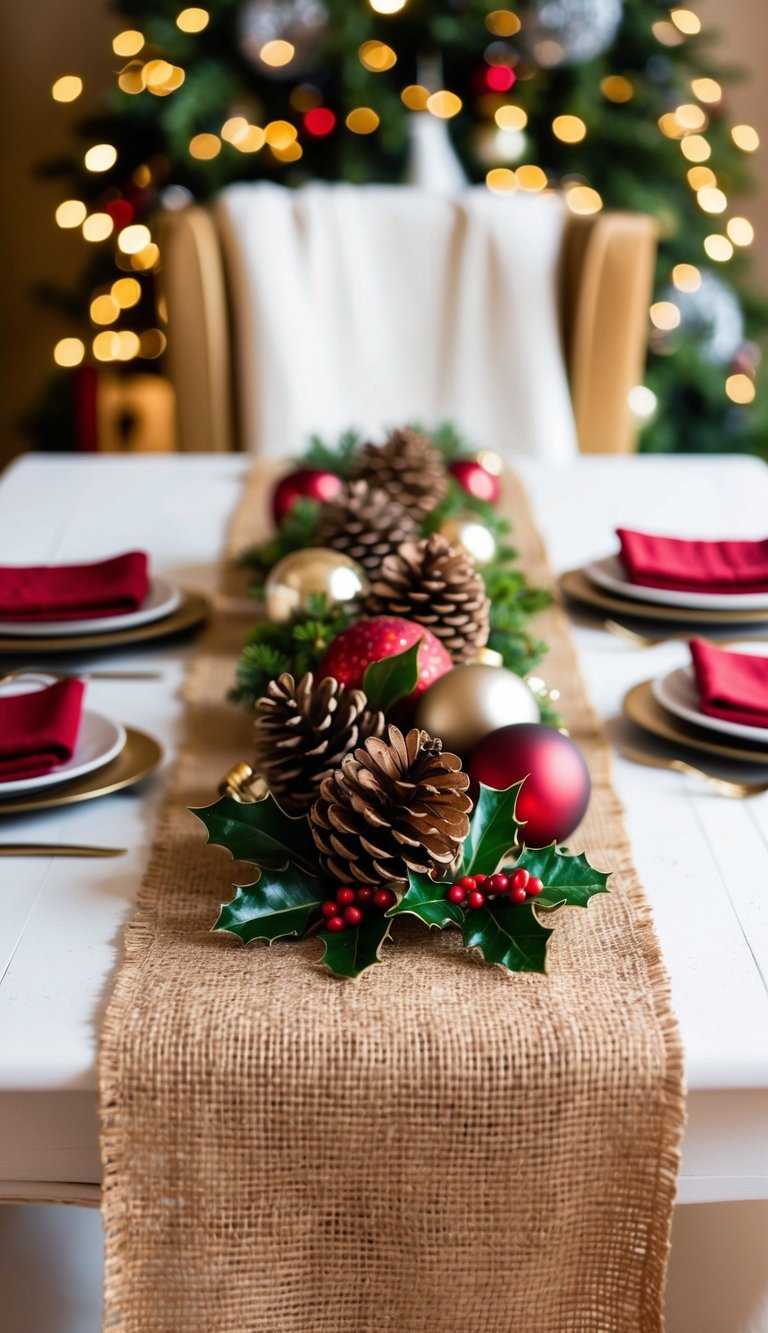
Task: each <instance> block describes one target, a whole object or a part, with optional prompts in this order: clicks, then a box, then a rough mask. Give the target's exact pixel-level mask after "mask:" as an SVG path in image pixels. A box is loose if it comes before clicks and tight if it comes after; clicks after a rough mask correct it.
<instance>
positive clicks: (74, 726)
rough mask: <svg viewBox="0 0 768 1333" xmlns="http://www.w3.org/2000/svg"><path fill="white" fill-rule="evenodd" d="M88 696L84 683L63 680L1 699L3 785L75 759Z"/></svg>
mask: <svg viewBox="0 0 768 1333" xmlns="http://www.w3.org/2000/svg"><path fill="white" fill-rule="evenodd" d="M84 692H85V686H84V684H83V682H82V681H81V680H59V681H57V682H56V684H55V685H48V686H46V687H45V689H42V690H30V691H29V693H28V694H8V695H0V782H10V781H11V780H12V779H13V778H36V777H39V776H40V775H41V774H42V773H50V772H51V770H52V769H54V768H56V766H57V765H58V764H63V763H66V761H67V760H68V759H71V758H72V754H73V752H74V749H75V745H76V744H77V736H78V732H79V730H80V717H81V714H82V709H83V694H84Z"/></svg>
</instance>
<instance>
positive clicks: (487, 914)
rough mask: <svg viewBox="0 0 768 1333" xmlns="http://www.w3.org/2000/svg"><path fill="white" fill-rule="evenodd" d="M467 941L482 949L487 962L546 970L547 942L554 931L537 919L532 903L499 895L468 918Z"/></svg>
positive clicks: (515, 968)
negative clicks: (513, 901)
mask: <svg viewBox="0 0 768 1333" xmlns="http://www.w3.org/2000/svg"><path fill="white" fill-rule="evenodd" d="M463 934H464V943H465V944H466V946H467V948H468V949H469V948H476V949H479V950H480V952H481V954H482V955H483V958H484V959H485V961H486V962H487V963H500V964H501V966H502V967H506V968H507V970H508V971H509V972H546V970H547V967H546V963H547V944H548V942H549V937H550V935H551V934H552V931H551V929H550V928H549V927H548V926H542V924H541V922H540V921H538V920H537V919H536V914H535V912H534V910H533V905H532V903H529V902H528V903H520V904H517V903H511V902H509V900H508V899H505V898H495V899H493V900H492V901H491V902H489V903H486V906H485V907H480V908H478V909H477V910H476V911H474V912H467V913H466V916H465V918H464V930H463Z"/></svg>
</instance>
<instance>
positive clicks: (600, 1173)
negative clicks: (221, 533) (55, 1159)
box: [100, 467, 683, 1333]
mask: <svg viewBox="0 0 768 1333" xmlns="http://www.w3.org/2000/svg"><path fill="white" fill-rule="evenodd" d="M270 476H271V470H270V469H267V468H266V467H265V468H261V469H256V470H255V471H254V473H253V474H252V477H251V480H250V483H249V485H248V488H247V493H246V495H245V496H244V499H243V503H242V505H241V507H240V510H239V512H238V514H237V515H236V516H235V520H234V522H233V526H232V531H231V534H230V548H231V549H232V550H237V549H239V548H240V547H242V546H243V545H245V544H246V543H247V542H248V541H252V540H254V538H256V537H257V536H258V534H259V529H260V528H263V525H264V524H265V521H266V520H265V517H264V515H265V513H266V503H265V497H266V493H267V492H268V490H269V478H270ZM503 503H504V505H505V507H506V509H507V511H508V512H509V513H510V515H511V516H512V517H513V519H514V522H515V534H514V539H515V543H516V545H517V546H518V547H519V549H520V551H521V555H522V558H523V561H524V563H525V566H526V568H527V570H528V572H529V575H530V577H531V579H532V580H533V581H539V580H543V581H545V582H549V581H550V575H549V572H548V569H547V565H546V558H545V554H544V551H543V547H542V544H541V541H540V539H539V537H538V535H537V533H536V531H535V529H534V527H533V525H532V522H531V517H530V513H529V510H528V506H527V502H526V500H525V496H524V493H523V490H522V487H521V486H520V483H519V482H518V481H517V480H516V478H514V477H512V476H509V477H507V478H506V481H505V489H504V500H503ZM536 629H537V631H538V632H540V633H541V634H542V635H543V636H544V637H545V638H547V639H548V640H549V642H550V645H551V651H550V653H549V656H548V658H547V660H546V664H545V667H544V673H545V675H546V678H547V680H548V681H549V682H550V683H552V684H555V683H556V684H557V685H558V687H559V688H560V689H561V692H562V706H563V711H564V713H565V715H566V717H567V720H568V724H569V726H570V729H571V732H572V734H573V736H574V738H575V739H576V740H577V742H578V743H579V745H580V746H581V747H582V749H583V750H584V752H585V754H586V756H587V760H588V763H589V765H590V769H591V772H592V778H593V796H592V801H591V805H590V809H589V813H588V816H587V818H586V820H585V821H584V823H583V825H582V826H581V828H580V829H579V831H578V832H577V834H576V835H575V836H574V837H573V838H571V839H570V840H569V846H570V848H571V850H572V851H580V850H587V851H588V853H589V856H590V859H591V860H592V862H593V863H594V864H596V865H597V866H598V867H600V868H601V869H613V870H614V871H615V874H614V876H613V877H612V880H611V886H612V889H613V892H612V893H611V895H610V896H607V895H605V896H600V897H598V898H597V899H595V900H594V901H593V902H592V904H591V905H590V907H589V909H588V911H586V912H584V911H577V910H572V911H569V912H565V913H561V914H560V920H559V922H558V928H557V931H556V933H555V936H554V938H553V942H552V945H551V947H550V963H549V972H548V975H547V976H546V977H541V976H510V975H507V974H505V973H504V972H502V971H501V970H500V969H498V968H493V967H488V966H487V965H485V964H483V963H482V962H481V961H480V960H479V959H477V958H476V957H474V956H473V955H472V954H469V953H467V952H466V951H465V950H464V949H463V948H462V947H461V941H460V939H459V937H458V935H457V934H456V932H452V931H446V932H444V933H443V934H439V933H438V932H436V931H432V932H429V931H427V929H426V928H425V927H422V926H421V925H420V924H419V923H417V922H400V923H398V924H397V925H396V927H395V932H394V934H395V943H394V944H392V945H388V946H387V947H386V949H385V955H384V962H383V963H382V964H381V965H380V966H378V967H375V968H373V969H372V970H371V971H370V972H368V973H366V974H364V975H363V977H362V978H361V979H360V980H359V981H357V982H342V981H337V980H335V979H333V978H331V977H329V976H328V974H327V973H326V972H325V971H324V970H323V969H321V968H318V967H315V966H313V961H314V960H315V959H316V958H317V955H318V953H319V951H320V950H319V946H318V945H317V943H314V942H312V941H305V942H302V943H296V942H293V941H288V942H281V943H277V944H274V945H272V946H271V947H268V946H266V945H261V944H257V945H251V946H247V947H244V946H242V945H241V944H240V943H239V941H237V940H234V939H231V938H229V937H225V936H220V935H212V934H211V933H210V926H211V923H212V921H213V920H214V919H215V915H216V911H217V907H218V904H219V902H223V901H226V900H227V899H228V898H229V897H231V884H232V882H233V881H234V880H235V879H239V880H240V882H246V880H247V879H248V877H249V873H248V867H243V866H236V867H234V868H233V864H232V862H231V860H230V859H229V857H228V856H227V855H226V854H225V853H224V852H222V851H221V850H220V849H214V848H206V847H205V845H204V833H203V830H202V828H201V827H200V826H199V825H197V824H196V823H195V821H194V819H193V818H192V817H191V816H190V815H189V814H187V813H186V812H185V807H186V806H188V805H196V804H205V803H207V802H209V801H211V800H212V799H214V796H215V788H216V784H217V782H218V780H219V778H220V776H221V775H222V774H223V773H224V772H225V771H226V770H227V769H228V768H229V767H230V766H231V764H232V763H233V762H234V761H235V760H237V759H240V758H244V757H247V756H248V754H249V749H250V735H249V724H248V722H247V721H244V719H243V717H242V715H241V714H240V713H239V712H238V711H237V710H235V709H234V708H233V707H232V706H231V705H229V704H227V703H226V702H225V696H226V691H227V689H228V687H229V685H230V683H231V679H232V671H233V661H234V655H235V653H236V651H237V649H238V647H239V644H240V643H241V641H242V636H243V632H244V622H243V620H242V619H238V618H236V617H235V616H234V615H232V614H231V613H229V614H228V613H227V611H226V608H225V609H223V610H222V612H221V614H219V615H217V617H216V618H215V620H214V622H213V624H212V626H211V627H210V629H209V630H208V631H207V634H206V637H205V638H204V640H203V641H202V643H201V646H200V648H199V651H198V654H197V657H196V660H195V662H194V665H193V668H192V671H191V675H190V679H189V682H188V695H187V698H188V708H187V721H188V736H187V741H186V745H185V747H184V750H183V752H182V755H181V758H180V761H179V765H178V771H177V774H176V778H175V782H174V786H173V790H172V792H171V796H170V799H169V802H168V805H167V807H166V810H165V812H164V815H163V817H162V819H161V822H160V826H159V828H158V830H157V837H156V843H155V846H154V849H153V852H152V857H151V863H150V869H149V871H148V874H147V877H146V880H145V883H144V886H143V889H142V893H141V897H140V902H139V905H138V908H137V911H136V914H135V916H134V918H133V920H132V922H131V923H130V925H129V928H128V930H127V932H126V941H125V956H124V960H123V963H122V965H121V968H120V971H119V974H118V977H117V980H116V984H115V989H114V993H113V996H112V999H111V1002H110V1005H109V1010H108V1014H107V1018H106V1022H105V1026H104V1032H103V1038H102V1050H101V1071H100V1072H101V1113H102V1157H103V1167H104V1189H103V1205H102V1206H103V1215H104V1222H105V1230H106V1237H107V1242H106V1244H107V1262H106V1313H105V1326H106V1327H107V1328H115V1329H120V1330H124V1333H182V1331H183V1333H257V1331H258V1333H419V1331H420V1330H428V1331H429V1333H634V1330H642V1331H643V1333H646V1331H648V1333H650V1331H651V1330H657V1329H659V1328H661V1326H662V1315H661V1304H662V1293H663V1283H664V1276H665V1267H666V1258H667V1248H668V1238H669V1227H670V1220H671V1211H672V1202H673V1197H674V1189H675V1177H676V1171H677V1165H678V1151H679V1141H680V1136H681V1132H682V1123H683V1094H682V1059H681V1052H680V1047H679V1041H678V1035H677V1029H676V1025H675V1022H674V1018H673V1015H672V1012H671V1009H670V1004H669V994H668V984H667V978H666V974H665V970H664V966H663V963H662V960H661V956H660V952H659V946H658V942H657V939H656V936H655V933H654V931H653V927H652V924H651V922H650V918H649V912H648V907H647V903H646V900H645V897H644V895H643V893H642V890H641V888H640V886H639V884H638V882H637V879H636V876H635V873H634V870H633V868H632V864H631V860H630V855H629V847H628V843H627V838H626V834H625V832H624V829H623V826H622V822H621V812H620V808H619V806H618V803H617V800H616V797H615V795H614V793H613V791H612V788H611V786H610V777H609V752H608V748H607V744H606V742H605V739H604V737H603V735H602V732H601V730H600V728H599V725H598V723H597V721H596V719H595V717H594V715H593V713H592V711H591V709H590V708H589V706H588V704H587V701H586V698H585V695H584V690H583V687H582V685H581V682H580V680H579V676H578V671H577V666H576V660H575V655H574V650H573V647H572V645H571V642H570V637H569V632H568V626H567V622H566V620H565V617H564V615H563V613H562V611H561V610H560V609H559V608H557V607H555V608H553V609H552V610H551V611H550V612H548V613H546V614H545V615H544V616H542V617H541V618H540V619H539V620H538V622H537V625H536Z"/></svg>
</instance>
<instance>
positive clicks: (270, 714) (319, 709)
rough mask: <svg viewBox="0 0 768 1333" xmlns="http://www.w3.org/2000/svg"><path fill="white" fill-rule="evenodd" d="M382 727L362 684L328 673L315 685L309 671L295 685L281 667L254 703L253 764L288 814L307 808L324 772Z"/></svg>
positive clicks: (381, 730)
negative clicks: (348, 685) (345, 682)
mask: <svg viewBox="0 0 768 1333" xmlns="http://www.w3.org/2000/svg"><path fill="white" fill-rule="evenodd" d="M383 730H384V715H383V713H379V712H374V711H371V710H369V709H368V707H367V700H366V697H365V695H364V694H363V691H362V690H348V689H346V688H345V686H344V685H341V684H340V683H339V681H337V680H334V678H333V677H332V676H326V677H325V679H324V680H321V681H320V682H319V683H318V684H317V685H314V683H313V678H312V674H311V672H310V673H308V674H307V675H306V676H302V678H301V680H300V681H299V682H298V684H296V685H295V684H294V681H293V676H290V675H288V674H287V673H286V674H285V675H283V676H279V677H278V679H277V680H271V681H270V682H269V685H268V687H267V693H266V694H265V695H264V696H263V698H261V699H259V700H258V701H257V703H256V723H255V726H254V734H255V741H256V765H257V769H258V772H259V773H260V774H261V775H262V776H263V777H264V779H265V781H266V783H267V786H268V787H269V790H270V791H271V793H272V795H273V796H274V797H275V800H276V801H277V802H278V804H279V805H280V806H282V808H283V810H285V811H286V813H287V814H289V815H304V814H309V808H310V806H311V804H312V802H313V801H314V799H315V797H316V796H317V793H318V791H319V788H320V783H321V782H322V780H323V778H324V777H326V776H327V774H328V773H330V772H332V771H333V769H335V768H336V767H337V766H338V765H339V764H340V763H341V761H342V759H343V758H344V756H345V755H346V754H349V752H350V751H351V750H354V748H355V746H356V745H360V744H362V742H363V741H364V740H366V739H367V737H368V736H380V735H381V733H382V732H383Z"/></svg>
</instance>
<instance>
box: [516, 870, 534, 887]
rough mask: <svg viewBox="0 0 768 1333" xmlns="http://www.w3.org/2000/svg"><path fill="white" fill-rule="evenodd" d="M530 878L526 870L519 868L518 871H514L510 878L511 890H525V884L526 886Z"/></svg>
mask: <svg viewBox="0 0 768 1333" xmlns="http://www.w3.org/2000/svg"><path fill="white" fill-rule="evenodd" d="M530 878H531V877H530V875H529V874H528V871H527V870H524V869H523V867H522V866H521V867H520V869H519V870H516V871H515V873H514V875H513V876H512V888H513V889H524V888H526V887H527V884H528V880H529V879H530Z"/></svg>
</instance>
